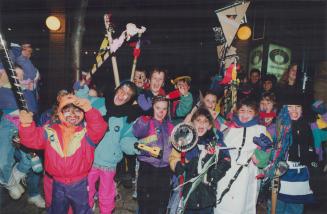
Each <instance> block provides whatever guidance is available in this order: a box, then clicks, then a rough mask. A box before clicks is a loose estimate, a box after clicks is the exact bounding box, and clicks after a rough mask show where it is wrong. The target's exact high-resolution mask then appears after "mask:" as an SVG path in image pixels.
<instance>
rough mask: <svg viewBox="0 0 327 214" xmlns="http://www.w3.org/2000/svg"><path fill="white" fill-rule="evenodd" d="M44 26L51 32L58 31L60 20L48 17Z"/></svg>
mask: <svg viewBox="0 0 327 214" xmlns="http://www.w3.org/2000/svg"><path fill="white" fill-rule="evenodd" d="M45 24H46V26H47V27H48V28H49V29H50V30H52V31H57V30H59V29H60V26H61V24H60V20H59V18H58V17H56V16H49V17H48V18H47V19H46V20H45Z"/></svg>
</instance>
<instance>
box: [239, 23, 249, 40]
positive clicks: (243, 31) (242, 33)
mask: <svg viewBox="0 0 327 214" xmlns="http://www.w3.org/2000/svg"><path fill="white" fill-rule="evenodd" d="M251 33H252V32H251V28H250V27H249V26H248V25H243V26H241V27H240V28H239V29H238V31H237V37H238V38H239V39H240V40H248V39H249V38H250V37H251Z"/></svg>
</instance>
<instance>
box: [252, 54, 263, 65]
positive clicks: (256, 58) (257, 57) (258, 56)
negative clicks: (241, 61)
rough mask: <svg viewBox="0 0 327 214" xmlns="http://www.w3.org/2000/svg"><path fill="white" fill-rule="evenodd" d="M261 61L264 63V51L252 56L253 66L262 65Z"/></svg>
mask: <svg viewBox="0 0 327 214" xmlns="http://www.w3.org/2000/svg"><path fill="white" fill-rule="evenodd" d="M261 61H262V51H261V50H257V51H254V52H253V54H252V56H251V63H252V65H256V64H258V63H260V62H261Z"/></svg>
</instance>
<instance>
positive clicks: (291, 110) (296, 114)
mask: <svg viewBox="0 0 327 214" xmlns="http://www.w3.org/2000/svg"><path fill="white" fill-rule="evenodd" d="M287 109H288V114H289V115H290V118H291V120H298V119H299V118H300V117H301V116H302V106H300V105H288V106H287Z"/></svg>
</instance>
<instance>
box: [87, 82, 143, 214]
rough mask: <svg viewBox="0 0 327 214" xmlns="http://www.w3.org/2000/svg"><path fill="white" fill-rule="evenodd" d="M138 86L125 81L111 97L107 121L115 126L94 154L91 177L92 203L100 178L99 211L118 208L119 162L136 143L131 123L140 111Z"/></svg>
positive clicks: (92, 203)
mask: <svg viewBox="0 0 327 214" xmlns="http://www.w3.org/2000/svg"><path fill="white" fill-rule="evenodd" d="M135 97H136V86H135V84H134V83H132V82H130V81H126V82H123V83H122V84H120V86H118V88H117V89H116V90H115V93H114V95H113V96H111V97H108V98H109V100H108V101H109V103H108V106H107V107H108V109H109V111H108V116H109V119H108V124H109V127H112V128H111V129H110V130H109V131H107V133H106V134H105V136H104V138H103V139H102V140H101V142H100V143H99V145H98V146H97V148H96V150H95V153H94V163H93V167H92V169H91V171H90V173H89V176H88V183H89V203H90V206H91V207H93V206H94V196H95V193H96V183H97V181H98V180H99V205H100V213H112V212H113V209H114V208H115V193H116V189H115V183H114V176H115V174H116V166H117V163H118V162H120V161H121V160H122V158H123V152H125V153H126V154H129V155H133V154H135V152H136V150H135V148H134V143H135V142H136V141H137V139H136V138H135V137H134V136H133V133H132V122H133V121H134V120H135V119H136V117H137V114H136V112H135V107H136V106H133V105H132V104H133V102H134V101H135Z"/></svg>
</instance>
